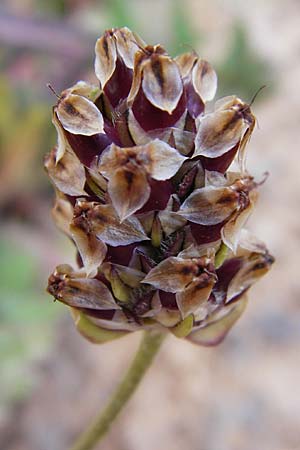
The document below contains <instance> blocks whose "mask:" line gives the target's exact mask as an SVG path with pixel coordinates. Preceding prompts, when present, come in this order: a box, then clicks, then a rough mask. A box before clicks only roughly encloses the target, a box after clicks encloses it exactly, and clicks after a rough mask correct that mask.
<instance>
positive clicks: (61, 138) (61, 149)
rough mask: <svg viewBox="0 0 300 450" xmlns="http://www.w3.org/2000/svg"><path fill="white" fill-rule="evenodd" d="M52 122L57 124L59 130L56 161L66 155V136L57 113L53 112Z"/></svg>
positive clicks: (56, 127)
mask: <svg viewBox="0 0 300 450" xmlns="http://www.w3.org/2000/svg"><path fill="white" fill-rule="evenodd" d="M52 123H53V125H54V126H55V129H56V131H57V145H56V148H57V150H56V161H55V162H56V163H58V161H59V160H60V159H61V158H62V157H63V156H64V153H65V151H66V146H67V143H66V138H65V135H64V132H63V128H62V126H61V123H60V122H59V120H58V118H57V115H56V114H55V113H54V112H53V115H52Z"/></svg>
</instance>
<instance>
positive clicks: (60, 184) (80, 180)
mask: <svg viewBox="0 0 300 450" xmlns="http://www.w3.org/2000/svg"><path fill="white" fill-rule="evenodd" d="M56 155H57V149H56V148H54V149H53V150H52V151H51V152H50V153H49V154H48V155H47V156H46V158H45V168H46V170H47V172H48V175H49V177H50V178H51V180H52V182H53V184H54V186H55V187H56V188H57V189H59V190H60V191H61V192H63V193H64V194H68V195H74V196H76V195H85V194H86V192H85V190H84V185H85V182H86V176H85V170H84V167H83V165H82V164H81V163H80V161H79V159H78V158H77V156H76V155H75V153H74V152H73V150H72V149H71V147H70V146H67V147H66V150H65V152H64V154H63V156H62V157H61V158H60V159H59V161H57V157H56Z"/></svg>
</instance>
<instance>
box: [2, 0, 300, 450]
mask: <svg viewBox="0 0 300 450" xmlns="http://www.w3.org/2000/svg"><path fill="white" fill-rule="evenodd" d="M191 3H192V4H193V7H194V9H195V15H196V13H197V12H198V11H199V15H201V17H202V18H201V21H202V22H203V23H204V22H205V14H204V12H203V11H204V9H203V7H200V6H199V5H198V2H196V1H193V2H191ZM199 3H200V2H199ZM204 3H205V4H207V2H204ZM241 3H242V6H241V4H240V3H239V2H228V5H229V6H228V5H227V6H228V7H227V10H226V14H227V16H226V17H225V20H224V25H222V27H221V28H224V30H228V28H230V23H231V22H230V21H231V19H232V17H233V16H234V15H235V14H240V15H242V16H243V17H244V19H246V20H247V23H248V24H249V29H250V33H251V36H252V38H253V44H254V45H256V46H257V47H258V50H259V51H260V52H261V54H262V55H263V56H265V57H266V58H268V60H269V61H271V63H272V65H273V67H274V71H276V72H277V78H278V81H277V86H276V90H275V92H274V94H273V96H271V97H269V99H268V100H266V101H265V102H264V103H263V104H262V105H261V106H255V105H254V107H253V109H254V111H255V113H256V115H257V117H258V122H259V129H256V132H255V133H254V136H253V139H252V140H251V143H250V146H249V158H248V167H249V170H250V172H253V173H254V174H255V175H256V176H258V177H259V176H262V174H263V172H265V171H269V172H270V177H269V179H268V180H267V182H266V183H265V184H264V185H263V186H262V188H261V197H260V201H259V203H258V206H257V209H256V212H255V214H254V217H253V219H252V220H251V222H250V226H251V228H252V230H254V231H255V233H257V234H258V236H259V237H260V238H261V239H263V240H264V241H266V243H267V245H268V247H269V248H270V250H271V251H272V253H273V254H274V255H275V256H276V260H277V262H276V264H275V265H274V267H273V269H272V271H271V273H270V274H269V275H268V276H267V277H266V278H265V279H264V280H262V281H261V282H260V283H259V285H258V286H256V287H255V288H254V289H253V290H252V291H251V293H250V302H249V307H248V310H247V311H246V313H245V314H244V316H243V317H242V318H241V319H240V321H239V323H238V324H237V325H236V326H235V328H234V329H233V330H232V331H231V333H230V335H229V336H228V338H227V339H226V340H225V342H224V343H223V344H221V345H220V346H219V347H217V348H209V349H207V348H200V347H196V346H194V345H192V344H190V343H187V342H185V341H181V340H178V339H176V338H174V337H171V336H170V337H169V338H168V339H167V340H166V342H165V343H164V345H163V348H162V350H161V352H160V354H159V355H158V357H157V359H156V361H155V364H154V365H153V367H152V368H151V369H150V370H149V373H148V374H147V376H146V377H145V379H144V381H143V383H142V385H141V386H140V388H139V390H138V392H137V393H136V395H135V396H134V398H133V399H132V400H131V401H130V402H129V404H128V406H127V408H126V410H125V411H124V412H123V413H122V415H121V416H120V417H119V419H118V420H117V421H116V423H115V424H114V426H113V428H112V429H111V431H110V433H109V435H108V436H107V437H106V438H105V440H104V441H103V443H102V444H101V445H99V446H98V447H97V448H99V449H104V450H105V449H107V450H153V449H157V450H160V449H164V450H185V449H188V450H254V449H257V450H296V449H297V450H299V449H300V383H299V377H300V362H299V355H300V345H299V342H300V320H299V313H300V308H299V295H300V284H299V268H298V255H299V254H300V245H299V236H300V228H299V205H300V191H299V179H300V153H299V144H300V139H299V123H300V121H299V119H300V96H299V79H300V27H299V20H300V4H299V2H298V1H287V2H279V1H275V2H270V1H269V2H265V3H263V2H261V1H259V0H254V1H252V2H249V5H246V3H244V2H241ZM222 5H223V4H222V2H217V1H214V2H212V5H211V6H210V7H209V8H208V10H207V13H206V14H207V17H208V16H209V20H210V21H211V22H214V20H215V21H217V18H218V17H219V14H221V13H222V12H224V11H225V10H224V11H223V6H222ZM238 6H239V7H238ZM218 8H219V9H218ZM236 10H237V11H236ZM200 13H201V14H200ZM203 15H204V17H203ZM199 20H200V19H199ZM219 20H220V21H221V19H219ZM213 28H217V24H215V26H214V27H213ZM139 339H140V335H139V334H136V335H132V336H129V337H126V338H123V339H122V340H120V341H115V342H112V343H108V344H105V345H103V346H99V347H97V346H94V345H91V344H89V343H87V342H85V341H84V340H83V339H82V338H81V337H80V336H78V335H77V334H76V332H75V330H74V328H73V325H72V323H71V319H69V318H64V319H63V320H62V322H61V323H60V324H59V326H58V327H57V336H56V338H55V342H54V344H53V349H52V354H51V355H50V357H47V358H46V359H45V360H44V361H40V362H39V363H37V364H36V365H35V366H34V367H33V368H32V372H33V373H35V376H38V379H39V382H38V383H37V387H36V388H35V390H34V392H33V393H32V395H31V397H30V398H29V399H28V400H27V401H25V402H24V404H22V405H18V407H17V408H14V409H12V411H11V412H10V414H9V415H8V417H7V420H6V423H5V424H4V425H5V426H3V435H2V436H3V437H2V447H1V448H3V449H5V450H65V449H67V448H68V446H69V445H70V443H71V442H72V440H73V439H74V438H75V436H76V434H77V433H78V432H79V431H80V430H81V429H82V427H84V425H85V424H87V423H88V422H89V420H90V419H91V418H92V417H93V415H94V414H95V413H96V412H98V410H99V409H100V408H101V407H102V406H103V404H104V402H105V400H106V399H107V398H108V397H109V395H110V393H111V392H112V390H113V389H114V387H115V385H116V383H117V381H118V380H119V379H120V377H121V376H122V374H123V373H124V370H125V369H126V367H127V365H128V363H129V360H130V357H131V354H133V353H134V351H135V349H136V347H137V344H138V340H139ZM29 376H30V375H29Z"/></svg>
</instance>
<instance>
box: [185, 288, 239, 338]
mask: <svg viewBox="0 0 300 450" xmlns="http://www.w3.org/2000/svg"><path fill="white" fill-rule="evenodd" d="M246 306H247V298H246V297H245V296H244V297H242V298H241V299H240V300H239V301H238V302H237V303H235V304H234V306H232V305H231V306H228V307H224V308H223V314H224V315H223V317H221V318H220V319H218V318H215V317H214V314H212V316H211V318H210V320H209V322H207V323H206V324H205V325H203V326H200V327H199V328H198V329H194V331H192V332H191V333H190V334H189V336H188V337H187V339H188V340H190V341H192V342H194V343H195V344H200V345H206V346H212V345H217V344H219V343H220V342H222V341H223V339H224V338H225V336H226V335H227V333H228V332H229V331H230V329H231V328H232V326H233V325H234V324H235V322H236V321H237V320H238V319H239V317H240V316H241V315H242V313H243V312H244V310H245V308H246Z"/></svg>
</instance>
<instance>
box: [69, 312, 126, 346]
mask: <svg viewBox="0 0 300 450" xmlns="http://www.w3.org/2000/svg"><path fill="white" fill-rule="evenodd" d="M71 314H72V317H73V319H74V322H75V325H76V328H77V330H78V331H79V333H80V334H81V335H82V336H83V337H85V338H86V339H88V340H89V341H90V342H93V343H94V344H104V343H105V342H108V341H112V340H113V339H118V338H121V337H123V336H125V335H126V334H128V333H129V332H128V331H115V330H106V329H105V328H101V327H99V326H98V325H95V324H94V323H93V322H91V321H90V320H89V319H88V318H87V316H86V315H85V314H84V313H82V312H80V311H78V310H77V309H75V308H71Z"/></svg>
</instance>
